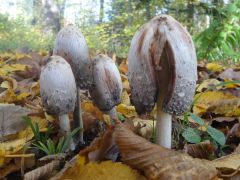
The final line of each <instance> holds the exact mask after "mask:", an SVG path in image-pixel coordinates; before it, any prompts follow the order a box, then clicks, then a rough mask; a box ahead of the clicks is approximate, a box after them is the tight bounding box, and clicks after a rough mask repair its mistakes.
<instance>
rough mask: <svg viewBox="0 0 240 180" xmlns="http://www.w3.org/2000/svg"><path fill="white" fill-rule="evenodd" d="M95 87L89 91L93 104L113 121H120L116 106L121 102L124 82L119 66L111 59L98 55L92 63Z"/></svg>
mask: <svg viewBox="0 0 240 180" xmlns="http://www.w3.org/2000/svg"><path fill="white" fill-rule="evenodd" d="M92 73H93V85H92V87H91V88H90V89H89V92H90V95H91V97H92V99H93V102H94V103H95V104H96V105H97V107H98V108H99V109H100V110H101V111H104V112H108V114H109V115H110V118H111V120H112V119H118V118H117V114H116V110H115V106H116V105H118V104H120V102H121V94H122V81H121V76H120V73H119V71H118V68H117V66H116V65H115V63H114V62H113V61H112V59H110V58H109V57H107V56H105V55H102V54H100V55H98V56H96V57H95V58H94V60H93V63H92Z"/></svg>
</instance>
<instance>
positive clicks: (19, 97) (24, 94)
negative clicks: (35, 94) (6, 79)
mask: <svg viewBox="0 0 240 180" xmlns="http://www.w3.org/2000/svg"><path fill="white" fill-rule="evenodd" d="M30 95H31V94H29V93H21V94H19V95H17V97H16V100H17V101H21V100H23V99H26V97H28V96H30Z"/></svg>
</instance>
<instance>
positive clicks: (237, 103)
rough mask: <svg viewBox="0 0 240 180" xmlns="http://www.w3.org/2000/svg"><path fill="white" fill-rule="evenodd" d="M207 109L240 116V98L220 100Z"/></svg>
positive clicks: (216, 112) (230, 115) (227, 115)
mask: <svg viewBox="0 0 240 180" xmlns="http://www.w3.org/2000/svg"><path fill="white" fill-rule="evenodd" d="M207 111H208V112H213V113H215V114H221V115H225V116H226V117H232V116H234V117H238V116H240V98H237V97H236V98H233V99H225V100H219V101H217V102H214V103H212V104H211V105H210V106H209V107H208V109H207Z"/></svg>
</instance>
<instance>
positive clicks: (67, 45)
mask: <svg viewBox="0 0 240 180" xmlns="http://www.w3.org/2000/svg"><path fill="white" fill-rule="evenodd" d="M53 54H56V55H59V56H62V57H63V58H65V59H66V60H67V61H68V63H69V64H70V65H71V67H72V70H73V74H74V77H75V80H76V83H77V86H78V87H79V88H81V89H88V88H89V87H90V86H91V85H92V72H91V61H90V56H89V50H88V46H87V43H86V40H85V38H84V36H83V34H82V33H81V32H80V31H79V30H78V28H77V27H75V26H74V25H71V24H70V25H67V26H65V27H64V28H62V29H61V30H60V31H59V33H58V34H57V37H56V40H55V43H54V49H53ZM79 88H78V90H77V103H76V107H75V110H74V113H73V117H74V121H73V122H74V123H73V125H74V127H75V128H77V127H80V129H81V131H80V132H79V135H78V138H77V141H80V142H81V143H84V140H83V119H82V112H81V100H80V89H79Z"/></svg>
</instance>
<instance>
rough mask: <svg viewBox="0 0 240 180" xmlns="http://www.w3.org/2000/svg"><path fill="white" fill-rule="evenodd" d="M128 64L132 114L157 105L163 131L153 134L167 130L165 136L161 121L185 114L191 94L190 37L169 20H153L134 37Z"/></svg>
mask: <svg viewBox="0 0 240 180" xmlns="http://www.w3.org/2000/svg"><path fill="white" fill-rule="evenodd" d="M128 61H129V68H128V77H129V83H130V88H131V102H132V103H133V104H134V106H135V108H136V111H137V112H138V113H144V112H150V111H151V110H152V109H153V107H154V105H155V103H156V102H157V109H158V110H157V111H158V119H157V122H160V123H163V125H161V124H159V126H163V127H161V128H163V129H161V130H160V129H157V131H158V130H159V131H161V132H162V133H164V131H165V130H166V129H168V133H169V131H171V129H170V130H169V128H171V123H170V122H168V123H167V125H166V124H165V120H166V119H169V120H170V121H171V115H172V114H176V115H181V114H183V113H184V112H185V111H186V110H188V108H189V106H190V105H191V102H192V99H193V96H194V92H195V86H196V81H197V58H196V53H195V47H194V44H193V41H192V38H191V36H190V35H189V33H188V32H187V31H186V29H185V28H183V27H182V25H181V24H180V23H179V22H177V21H176V20H175V19H174V18H172V17H171V16H168V15H160V16H157V17H155V18H153V19H152V20H150V21H149V22H148V23H146V24H145V25H143V26H142V27H141V28H140V30H139V31H137V32H136V34H135V35H134V37H133V39H132V42H131V47H130V50H129V54H128ZM165 126H168V127H166V128H165ZM157 128H158V127H157ZM167 136H169V135H167ZM170 136H171V132H170ZM163 138H164V137H163ZM170 138H171V137H170ZM157 139H158V137H157ZM168 143H169V142H168ZM170 145H171V144H170ZM167 146H168V147H169V144H168V145H167Z"/></svg>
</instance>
